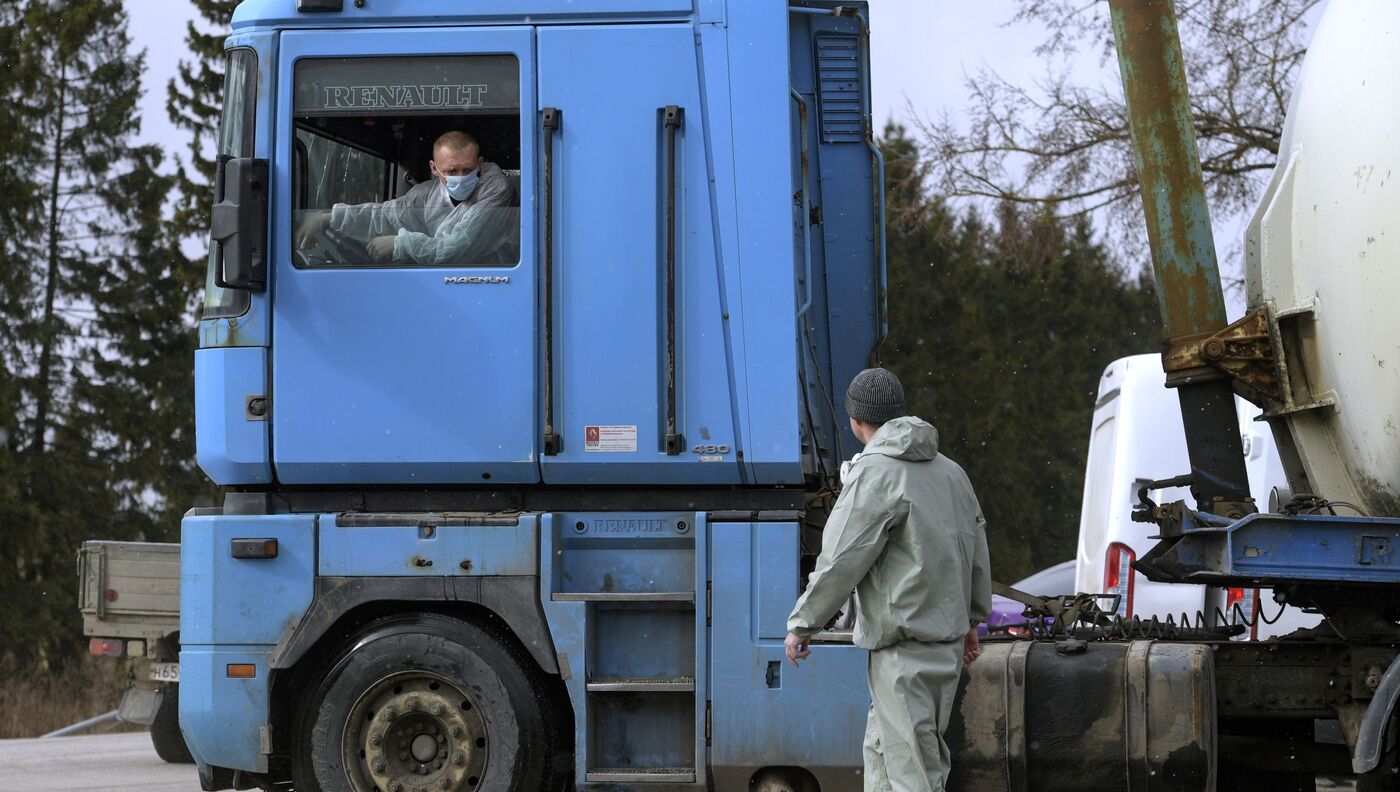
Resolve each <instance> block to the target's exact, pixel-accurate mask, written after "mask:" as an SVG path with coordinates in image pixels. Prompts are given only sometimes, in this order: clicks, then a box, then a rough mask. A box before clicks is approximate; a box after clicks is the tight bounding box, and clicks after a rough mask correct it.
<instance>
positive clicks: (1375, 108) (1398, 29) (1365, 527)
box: [951, 0, 1400, 792]
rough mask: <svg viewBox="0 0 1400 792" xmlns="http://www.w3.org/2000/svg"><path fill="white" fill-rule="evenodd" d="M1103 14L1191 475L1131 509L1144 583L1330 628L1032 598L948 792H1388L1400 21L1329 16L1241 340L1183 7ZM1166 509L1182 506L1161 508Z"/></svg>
mask: <svg viewBox="0 0 1400 792" xmlns="http://www.w3.org/2000/svg"><path fill="white" fill-rule="evenodd" d="M1110 7H1111V12H1112V18H1113V26H1114V38H1115V42H1116V45H1117V48H1118V55H1119V64H1120V69H1121V73H1122V77H1123V84H1124V93H1125V95H1126V98H1127V106H1128V117H1129V120H1130V124H1131V128H1132V134H1133V144H1134V152H1135V155H1136V160H1137V169H1138V176H1139V179H1140V181H1141V186H1142V196H1143V208H1144V214H1145V218H1146V222H1147V230H1148V238H1149V243H1150V249H1151V254H1152V261H1153V270H1154V276H1155V279H1156V286H1157V294H1158V299H1159V303H1160V308H1161V314H1162V322H1163V344H1162V361H1163V369H1164V371H1165V374H1166V384H1167V385H1168V386H1169V387H1172V388H1174V389H1176V392H1177V399H1178V401H1179V403H1180V409H1181V413H1182V419H1183V429H1184V434H1185V440H1186V448H1187V455H1188V458H1189V463H1190V465H1189V466H1190V469H1189V470H1188V471H1181V475H1178V476H1174V477H1171V478H1168V479H1164V480H1161V481H1153V482H1144V486H1141V487H1139V488H1138V491H1137V493H1136V501H1137V504H1136V506H1135V508H1134V511H1133V518H1134V519H1136V520H1140V521H1143V522H1150V523H1155V524H1156V526H1157V531H1158V536H1159V539H1158V542H1157V544H1156V545H1155V546H1154V547H1153V548H1152V549H1151V550H1150V551H1148V552H1147V553H1146V554H1145V555H1143V556H1142V557H1141V558H1139V559H1138V560H1137V561H1136V563H1135V564H1134V567H1135V568H1136V569H1137V571H1139V572H1141V573H1142V574H1143V575H1145V576H1146V577H1147V578H1148V579H1149V580H1152V581H1155V582H1162V583H1178V584H1205V585H1210V586H1219V587H1228V586H1238V587H1260V588H1272V589H1273V590H1274V591H1275V599H1276V602H1275V603H1266V604H1264V606H1263V607H1262V608H1260V609H1259V611H1260V614H1259V615H1258V616H1255V617H1254V618H1269V617H1270V616H1272V613H1273V612H1277V611H1278V610H1279V609H1280V608H1281V607H1282V606H1283V605H1285V604H1286V605H1290V606H1296V607H1300V608H1304V609H1306V610H1309V611H1312V612H1316V613H1319V614H1321V616H1322V621H1321V623H1320V624H1319V625H1318V626H1316V627H1313V628H1309V629H1303V630H1298V631H1295V632H1293V633H1290V634H1288V635H1283V636H1278V637H1274V638H1271V639H1269V640H1267V641H1231V640H1229V638H1228V637H1223V636H1222V635H1221V634H1219V630H1220V629H1221V628H1211V627H1209V626H1208V625H1209V624H1211V620H1210V619H1208V618H1201V619H1197V618H1195V617H1193V616H1191V615H1187V616H1186V617H1185V618H1184V619H1180V620H1175V621H1171V622H1164V623H1163V622H1155V621H1153V622H1143V621H1141V620H1134V619H1124V618H1123V617H1121V616H1118V615H1117V614H1115V613H1114V612H1113V611H1114V610H1115V608H1114V607H1113V602H1112V601H1111V598H1109V601H1107V602H1105V598H1104V597H1103V596H1102V595H1098V596H1096V595H1093V594H1080V595H1077V596H1075V597H1063V598H1055V599H1051V600H1036V598H1026V601H1027V612H1028V614H1029V615H1031V616H1032V617H1033V619H1032V621H1033V622H1035V621H1036V620H1037V619H1038V621H1039V624H1040V627H1039V628H1038V629H1034V630H1032V631H1031V632H1032V634H1033V636H1034V637H1039V638H1042V639H1048V640H1039V641H1037V640H1029V641H1020V642H1006V643H1000V644H994V645H992V646H990V647H989V650H988V652H987V653H986V654H984V656H983V658H982V660H979V662H978V663H975V664H973V666H972V668H971V669H970V672H969V674H968V680H967V682H966V684H965V686H964V690H963V692H962V700H961V702H960V709H959V710H958V712H957V713H956V714H955V716H954V724H953V734H954V736H955V738H956V739H955V741H954V744H955V757H954V761H953V767H954V778H953V782H954V783H953V784H952V785H951V787H952V788H954V789H978V790H983V789H1028V790H1033V789H1051V788H1066V789H1068V788H1076V789H1078V788H1113V789H1151V790H1168V789H1171V790H1215V789H1219V790H1270V791H1271V792H1273V791H1276V790H1314V789H1315V788H1316V779H1317V778H1318V777H1319V776H1340V775H1354V776H1355V777H1356V778H1357V789H1358V790H1359V791H1360V792H1378V791H1380V790H1397V789H1400V780H1398V779H1400V762H1397V756H1396V742H1397V732H1398V731H1400V729H1397V728H1396V727H1395V722H1394V721H1395V717H1394V716H1395V709H1396V703H1397V700H1400V661H1397V659H1396V658H1397V653H1398V652H1400V626H1397V620H1400V555H1397V548H1398V547H1400V434H1398V433H1397V428H1396V421H1397V418H1398V417H1400V416H1397V414H1396V413H1397V412H1398V411H1400V312H1397V311H1396V308H1395V306H1394V303H1395V300H1396V298H1397V297H1400V60H1397V58H1400V54H1397V51H1396V48H1395V42H1396V41H1397V39H1400V4H1396V3H1392V2H1387V1H1386V0H1333V2H1331V3H1330V4H1329V6H1328V7H1327V9H1326V10H1325V12H1324V14H1323V16H1322V19H1321V21H1320V23H1319V25H1318V28H1317V30H1316V32H1315V35H1314V38H1313V41H1312V44H1311V46H1310V48H1309V51H1308V54H1307V56H1306V59H1305V61H1304V63H1303V66H1302V69H1301V72H1300V75H1299V78H1298V82H1297V85H1296V86H1295V88H1294V92H1293V95H1292V98H1291V105H1290V109H1289V112H1288V117H1287V122H1286V127H1285V131H1284V134H1283V137H1282V145H1281V146H1280V150H1279V156H1278V164H1277V167H1276V169H1275V171H1274V173H1273V176H1272V178H1271V179H1270V181H1269V184H1268V186H1267V189H1266V191H1265V193H1264V196H1263V199H1262V201H1261V202H1260V205H1259V208H1258V211H1257V212H1256V213H1255V215H1254V216H1253V218H1252V220H1251V222H1250V224H1249V228H1248V231H1247V240H1246V241H1247V263H1246V277H1247V310H1246V312H1245V315H1244V316H1243V317H1241V318H1239V319H1238V320H1236V321H1229V320H1227V317H1226V313H1225V301H1224V296H1223V292H1222V289H1221V286H1220V277H1219V270H1218V267H1217V264H1216V260H1215V246H1214V239H1213V237H1212V231H1211V224H1210V217H1209V212H1208V210H1207V207H1206V200H1205V190H1204V185H1203V180H1202V176H1201V165H1200V157H1199V153H1198V150H1197V147H1196V140H1195V131H1194V128H1193V125H1192V115H1191V104H1190V97H1189V95H1188V92H1187V89H1186V85H1187V84H1186V79H1185V72H1184V68H1185V65H1184V64H1183V58H1182V52H1181V46H1180V42H1179V39H1178V36H1177V31H1176V21H1175V17H1174V13H1173V10H1172V4H1171V2H1170V0H1110ZM1236 394H1238V395H1240V396H1243V397H1245V398H1246V399H1249V400H1250V401H1252V402H1254V403H1255V404H1257V405H1259V407H1260V408H1261V409H1262V416H1261V417H1262V420H1265V421H1267V422H1268V425H1269V427H1270V429H1271V430H1272V432H1273V434H1274V436H1275V438H1276V441H1277V445H1278V447H1279V449H1280V454H1281V456H1282V461H1283V466H1284V472H1285V475H1286V478H1287V481H1288V486H1287V487H1286V488H1280V490H1279V491H1278V492H1277V493H1276V497H1273V498H1271V499H1270V501H1271V503H1270V505H1269V506H1268V507H1267V511H1261V509H1260V507H1261V505H1262V504H1257V503H1256V502H1255V501H1254V499H1253V498H1251V497H1250V494H1249V493H1250V487H1249V480H1248V475H1247V471H1246V467H1245V460H1244V454H1243V448H1242V446H1241V442H1240V433H1239V428H1238V427H1239V424H1238V416H1237V414H1236V409H1235V402H1234V396H1235V395H1236ZM1171 488H1187V490H1188V491H1189V493H1190V498H1182V499H1180V500H1176V501H1175V502H1171V503H1161V504H1158V503H1155V502H1153V500H1152V499H1151V498H1150V494H1151V493H1152V492H1153V491H1161V490H1169V489H1171ZM1197 616H1206V615H1205V614H1198V615H1197ZM1215 623H1219V621H1216V622H1215ZM1052 649H1053V651H1052ZM1188 649H1194V650H1195V651H1194V652H1192V651H1188ZM989 660H990V662H988V661H989ZM1095 674H1097V675H1098V677H1097V681H1095ZM1163 696H1165V697H1167V698H1169V699H1171V698H1174V699H1175V700H1176V702H1177V706H1176V707H1175V708H1174V709H1172V710H1171V711H1170V712H1162V711H1161V710H1160V707H1159V702H1160V700H1161V698H1162V697H1163ZM1057 784H1058V786H1057Z"/></svg>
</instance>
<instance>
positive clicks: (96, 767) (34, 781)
mask: <svg viewBox="0 0 1400 792" xmlns="http://www.w3.org/2000/svg"><path fill="white" fill-rule="evenodd" d="M1354 788H1355V787H1353V786H1352V785H1351V784H1350V783H1349V782H1344V783H1341V784H1337V785H1332V784H1327V783H1319V784H1318V790H1319V792H1322V790H1328V792H1332V791H1333V790H1336V791H1337V792H1342V790H1351V789H1354ZM0 790H4V791H5V792H9V790H24V792H68V790H93V792H199V779H198V778H197V777H196V776H195V772H194V765H170V764H166V763H165V762H162V761H161V760H160V758H159V757H157V756H156V752H155V749H153V748H151V736H150V735H149V734H147V733H146V732H134V733H128V734H103V735H97V736H92V737H55V738H53V739H49V740H0Z"/></svg>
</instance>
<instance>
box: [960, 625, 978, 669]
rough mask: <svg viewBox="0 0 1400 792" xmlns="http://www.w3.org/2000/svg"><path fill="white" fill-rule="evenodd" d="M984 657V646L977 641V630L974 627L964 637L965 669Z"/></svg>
mask: <svg viewBox="0 0 1400 792" xmlns="http://www.w3.org/2000/svg"><path fill="white" fill-rule="evenodd" d="M981 656H982V644H981V642H980V641H978V640H977V628H976V627H973V628H972V629H971V630H968V631H967V635H965V636H963V668H967V667H968V666H970V665H972V661H973V660H976V659H977V658H978V657H981Z"/></svg>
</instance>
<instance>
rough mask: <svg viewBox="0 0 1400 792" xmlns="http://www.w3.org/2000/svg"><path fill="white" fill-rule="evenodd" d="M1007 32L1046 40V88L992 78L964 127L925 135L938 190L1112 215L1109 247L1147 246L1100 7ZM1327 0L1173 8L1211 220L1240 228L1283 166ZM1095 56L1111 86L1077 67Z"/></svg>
mask: <svg viewBox="0 0 1400 792" xmlns="http://www.w3.org/2000/svg"><path fill="white" fill-rule="evenodd" d="M1015 2H1016V4H1017V6H1018V10H1017V11H1016V13H1015V15H1014V16H1013V17H1012V19H1011V21H1010V23H1009V24H1030V25H1036V26H1039V27H1042V28H1043V29H1044V30H1045V39H1044V41H1043V42H1042V44H1041V45H1040V47H1039V48H1038V49H1037V53H1038V54H1039V55H1040V56H1041V57H1042V58H1043V59H1044V61H1045V64H1046V69H1047V78H1046V79H1045V80H1044V81H1043V82H1042V83H1040V84H1038V85H1035V86H1029V87H1028V86H1024V85H1017V84H1014V83H1012V82H1010V81H1008V80H1007V79H1005V78H1003V77H1002V76H1001V75H999V74H998V73H997V72H996V71H994V70H992V69H982V70H980V71H978V72H976V73H974V74H973V75H971V76H970V77H969V78H968V80H967V85H968V89H969V95H970V106H969V107H968V110H967V119H968V120H967V122H966V124H965V126H964V127H961V128H960V127H959V126H958V125H957V124H955V123H953V122H952V121H951V120H950V119H948V118H944V119H941V120H925V121H923V122H921V123H919V130H920V132H921V138H922V144H923V146H924V148H925V154H926V156H927V157H928V158H929V160H930V161H932V162H934V163H935V171H936V179H935V184H936V186H937V187H938V188H941V190H942V191H943V192H944V193H945V194H948V195H952V196H963V197H975V198H989V199H994V200H997V201H1010V202H1013V203H1036V204H1043V205H1050V206H1052V207H1053V208H1054V209H1055V211H1056V212H1057V213H1058V214H1062V215H1070V216H1073V215H1081V214H1090V213H1098V212H1104V213H1106V214H1107V216H1108V218H1109V219H1110V221H1111V222H1110V223H1109V226H1110V227H1109V229H1108V230H1109V233H1110V235H1111V237H1112V238H1113V239H1114V241H1115V242H1116V243H1117V244H1116V245H1115V246H1117V247H1119V248H1120V249H1124V250H1126V251H1128V252H1129V255H1130V256H1131V255H1132V253H1131V251H1132V250H1133V249H1141V242H1142V238H1143V230H1142V220H1141V217H1142V215H1141V209H1140V203H1139V201H1138V180H1137V171H1136V167H1135V165H1134V162H1133V152H1132V143H1131V138H1130V136H1129V131H1128V122H1127V116H1126V108H1125V107H1124V103H1123V91H1122V85H1121V83H1120V82H1119V81H1118V78H1117V64H1116V53H1115V50H1114V44H1113V38H1112V36H1113V31H1112V26H1111V24H1110V21H1109V12H1108V3H1107V2H1106V1H1105V0H1015ZM1319 2H1320V0H1178V2H1177V4H1176V11H1177V18H1178V25H1179V29H1180V33H1181V39H1182V48H1183V51H1184V55H1185V59H1186V71H1187V78H1188V80H1189V82H1190V87H1191V96H1192V100H1191V101H1192V111H1193V114H1194V117H1195V126H1196V135H1197V138H1198V140H1199V145H1200V151H1201V160H1202V163H1201V164H1202V169H1203V171H1204V174H1205V181H1206V190H1207V195H1208V198H1209V200H1210V203H1211V208H1212V210H1213V211H1214V213H1215V216H1216V218H1217V220H1227V219H1229V218H1232V217H1238V216H1239V215H1240V214H1241V213H1242V212H1244V211H1248V210H1249V208H1250V207H1251V204H1252V203H1253V201H1254V200H1255V199H1256V197H1257V196H1258V192H1259V189H1260V187H1261V186H1262V184H1263V182H1264V180H1265V179H1267V176H1268V171H1269V170H1270V169H1271V168H1273V166H1274V162H1275V160H1276V158H1277V154H1278V148H1279V139H1280V137H1281V135H1282V132H1283V120H1284V113H1285V110H1286V109H1287V106H1288V97H1289V92H1290V88H1291V87H1292V85H1293V81H1294V79H1295V77H1296V76H1297V72H1298V67H1299V65H1300V63H1301V61H1302V58H1303V54H1304V52H1305V49H1306V41H1307V37H1308V22H1309V21H1310V19H1311V15H1310V13H1309V12H1310V11H1312V10H1313V8H1314V7H1315V6H1317V5H1318V4H1319ZM1084 56H1089V57H1091V58H1092V57H1094V56H1097V59H1098V64H1099V66H1100V67H1101V72H1100V73H1102V74H1103V77H1104V79H1103V81H1102V82H1101V83H1098V84H1092V85H1090V84H1083V81H1082V80H1081V81H1076V80H1075V79H1074V77H1073V71H1074V70H1073V66H1074V65H1075V63H1076V60H1077V59H1082V58H1083V57H1084Z"/></svg>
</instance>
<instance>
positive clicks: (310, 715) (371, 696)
mask: <svg viewBox="0 0 1400 792" xmlns="http://www.w3.org/2000/svg"><path fill="white" fill-rule="evenodd" d="M347 646H349V647H353V648H352V649H349V650H347V651H345V652H344V653H343V654H342V655H341V656H340V657H339V658H338V659H337V660H336V661H335V662H334V664H333V666H332V667H331V670H330V672H329V673H328V674H326V676H325V677H324V679H323V681H322V682H321V684H320V685H319V686H318V687H317V688H316V689H315V690H313V691H312V692H311V693H310V694H309V698H308V700H307V702H306V705H305V706H304V707H302V709H301V712H302V718H301V727H300V729H301V732H302V733H301V734H300V735H299V738H300V739H301V741H302V743H301V750H299V751H298V752H297V754H298V757H297V759H296V760H295V761H296V764H295V766H294V768H293V772H294V784H295V785H296V788H297V789H298V790H302V789H320V790H326V792H330V791H331V790H342V789H345V790H356V792H371V790H376V789H377V790H381V792H382V791H383V790H393V789H432V790H445V791H446V792H506V791H507V790H510V791H511V792H537V791H538V790H553V789H557V788H559V786H560V785H561V781H562V776H561V773H560V770H561V769H563V768H561V763H559V762H557V761H554V759H555V757H556V756H558V755H559V754H560V753H561V750H560V749H561V746H559V745H557V743H558V742H559V740H558V736H559V734H560V731H559V729H557V728H555V725H554V724H553V723H552V722H551V720H550V718H551V713H550V711H549V703H548V702H549V701H550V700H551V699H550V696H549V695H547V693H546V691H545V690H544V689H543V688H544V685H543V684H542V680H539V679H538V678H537V676H538V673H537V671H536V670H535V669H534V661H533V660H531V659H530V657H529V656H528V655H526V654H525V653H524V651H523V650H521V649H519V648H518V647H516V646H515V645H514V644H513V643H512V642H510V641H509V640H507V639H505V638H503V637H501V636H499V635H497V634H496V633H495V632H493V631H490V630H487V629H483V628H482V627H480V626H478V625H476V624H472V623H469V622H465V621H461V620H459V619H454V618H451V617H447V616H441V615H437V614H418V615H413V616H407V617H395V618H392V619H387V620H384V621H380V622H377V623H374V624H371V625H370V626H369V627H368V628H366V629H365V630H364V631H363V632H362V633H361V634H360V635H359V636H357V637H356V638H354V639H352V640H351V641H349V642H348V644H347ZM532 672H533V673H532Z"/></svg>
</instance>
